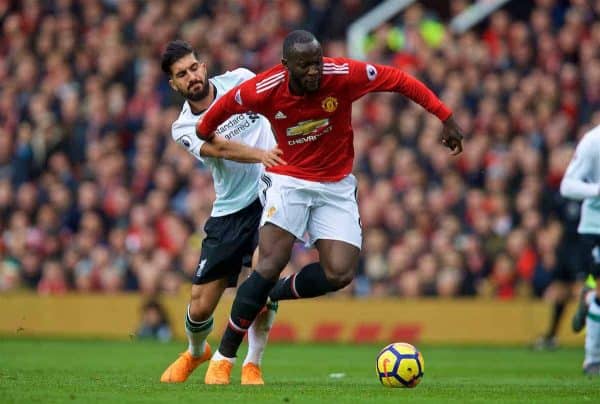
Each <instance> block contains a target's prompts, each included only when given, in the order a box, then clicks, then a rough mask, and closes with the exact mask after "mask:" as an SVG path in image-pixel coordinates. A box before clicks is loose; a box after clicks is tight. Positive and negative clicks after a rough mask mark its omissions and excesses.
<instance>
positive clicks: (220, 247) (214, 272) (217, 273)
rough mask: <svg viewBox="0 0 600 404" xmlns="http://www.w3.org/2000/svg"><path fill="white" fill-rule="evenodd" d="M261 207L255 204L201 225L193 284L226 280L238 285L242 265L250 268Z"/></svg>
mask: <svg viewBox="0 0 600 404" xmlns="http://www.w3.org/2000/svg"><path fill="white" fill-rule="evenodd" d="M261 214H262V205H261V204H260V203H259V202H258V201H256V202H255V203H253V204H251V205H249V206H247V207H246V208H244V209H242V210H240V211H239V212H235V213H233V214H231V215H227V216H222V217H211V218H210V219H209V220H208V221H207V222H206V225H205V226H204V231H205V233H206V237H205V239H204V240H203V241H202V250H201V252H200V262H199V264H198V269H197V271H196V274H195V276H194V279H193V281H192V283H193V284H194V285H200V284H205V283H209V282H212V281H215V280H217V279H223V278H224V279H227V280H228V282H227V286H229V287H233V286H235V285H236V284H237V279H238V276H239V273H240V271H241V269H242V265H243V264H245V265H250V263H251V257H252V253H253V251H254V249H255V248H256V245H257V242H258V224H259V222H260V217H261Z"/></svg>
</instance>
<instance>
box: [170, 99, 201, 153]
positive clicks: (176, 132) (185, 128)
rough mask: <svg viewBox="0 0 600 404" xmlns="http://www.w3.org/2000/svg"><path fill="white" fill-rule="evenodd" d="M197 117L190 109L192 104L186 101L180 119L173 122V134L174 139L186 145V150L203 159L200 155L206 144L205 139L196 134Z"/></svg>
mask: <svg viewBox="0 0 600 404" xmlns="http://www.w3.org/2000/svg"><path fill="white" fill-rule="evenodd" d="M197 120H198V119H196V118H195V117H194V116H193V115H192V112H191V110H190V106H189V105H188V103H187V102H186V103H185V104H184V106H183V109H182V110H181V114H180V115H179V119H177V120H176V121H175V122H173V125H172V126H171V136H172V137H173V140H175V141H176V142H177V143H179V144H180V145H181V146H183V147H185V148H186V150H187V151H188V152H189V153H190V154H192V155H193V156H194V157H196V158H197V159H198V160H202V156H201V155H200V149H201V148H202V145H203V144H204V140H201V139H200V138H199V137H198V136H196V122H197Z"/></svg>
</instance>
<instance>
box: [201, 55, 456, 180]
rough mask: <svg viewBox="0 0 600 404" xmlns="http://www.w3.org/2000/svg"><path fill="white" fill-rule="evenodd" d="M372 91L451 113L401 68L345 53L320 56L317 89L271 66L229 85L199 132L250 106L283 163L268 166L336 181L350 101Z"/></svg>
mask: <svg viewBox="0 0 600 404" xmlns="http://www.w3.org/2000/svg"><path fill="white" fill-rule="evenodd" d="M375 91H393V92H397V93H400V94H403V95H405V96H406V97H408V98H410V99H411V100H413V101H415V102H417V103H418V104H420V105H421V106H423V107H424V108H425V109H426V110H427V111H429V112H431V113H433V114H435V115H436V116H437V117H438V118H439V119H440V120H442V121H444V120H446V119H447V118H448V117H449V116H450V115H451V114H452V112H451V111H450V110H449V109H448V108H447V107H446V106H445V105H444V104H443V103H442V102H441V101H440V100H439V99H438V98H437V97H436V96H435V94H433V92H432V91H431V90H429V88H427V87H426V86H425V85H424V84H423V83H421V82H420V81H419V80H417V79H415V78H413V77H411V76H410V75H408V74H406V73H404V72H403V71H401V70H399V69H396V68H393V67H390V66H383V65H377V64H369V63H363V62H359V61H356V60H352V59H347V58H323V76H322V77H321V85H320V88H319V90H318V91H317V92H314V93H310V94H306V95H303V96H297V95H294V94H292V93H291V92H290V89H289V86H288V71H287V69H286V68H285V67H284V66H283V65H278V66H275V67H273V68H271V69H269V70H267V71H265V72H263V73H260V74H258V75H256V76H255V77H254V78H252V79H250V80H248V81H246V82H244V83H242V84H240V85H239V86H238V87H235V88H233V89H232V90H230V91H229V92H228V93H227V94H226V95H224V96H223V97H221V98H220V99H219V100H218V101H217V102H215V103H214V104H213V105H212V107H211V108H210V109H209V110H208V111H207V112H206V114H205V115H204V117H203V118H202V122H201V123H200V125H199V126H198V131H199V133H202V134H209V133H212V132H213V131H214V130H215V129H216V128H217V126H218V125H219V124H221V123H222V122H223V121H225V120H226V119H227V118H228V117H229V116H230V115H232V114H239V113H242V112H247V111H252V112H256V113H259V114H261V115H264V116H265V117H266V118H267V119H268V120H269V121H270V122H271V125H272V126H273V131H274V133H275V136H276V138H277V143H278V146H279V148H280V149H281V150H282V151H283V156H282V157H283V159H284V160H285V161H286V162H287V163H288V164H287V165H285V166H275V167H272V168H269V169H268V171H270V172H273V173H277V174H283V175H289V176H292V177H297V178H301V179H305V180H310V181H319V182H331V181H339V180H341V179H342V178H344V177H345V176H347V175H348V174H350V173H351V171H352V162H353V159H354V145H353V132H352V124H351V121H352V116H351V114H352V102H354V101H355V100H357V99H358V98H360V97H362V96H363V95H365V94H367V93H370V92H375Z"/></svg>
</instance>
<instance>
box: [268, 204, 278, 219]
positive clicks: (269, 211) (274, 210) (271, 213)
mask: <svg viewBox="0 0 600 404" xmlns="http://www.w3.org/2000/svg"><path fill="white" fill-rule="evenodd" d="M276 211H277V208H276V207H275V206H271V207H270V208H269V209H268V210H267V219H270V218H272V217H273V215H274V214H275V212H276Z"/></svg>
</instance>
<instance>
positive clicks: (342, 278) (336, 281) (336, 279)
mask: <svg viewBox="0 0 600 404" xmlns="http://www.w3.org/2000/svg"><path fill="white" fill-rule="evenodd" d="M326 275H327V280H328V281H329V284H330V285H331V286H332V287H333V288H334V290H339V289H342V288H344V287H346V286H348V285H349V284H350V282H352V279H353V278H354V271H351V270H342V271H328V272H327V273H326Z"/></svg>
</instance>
